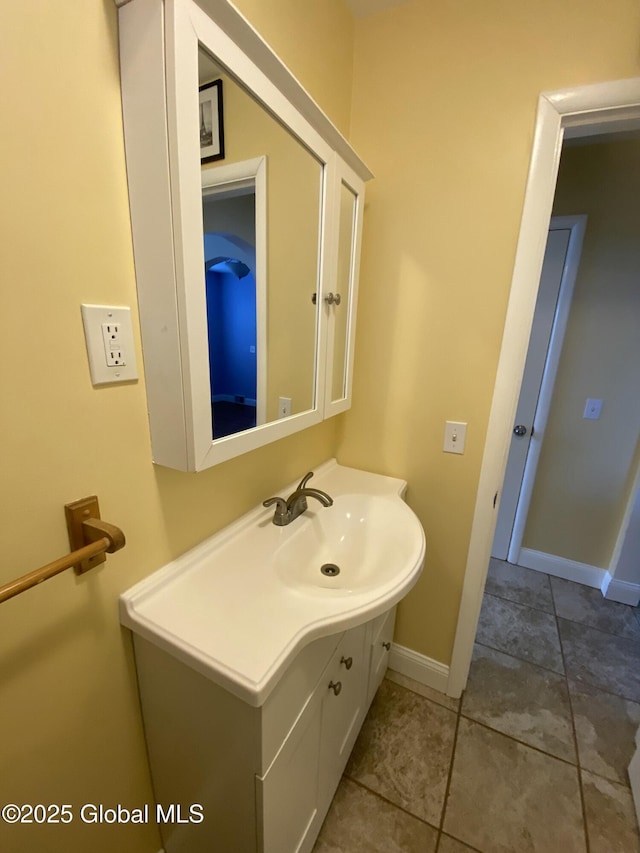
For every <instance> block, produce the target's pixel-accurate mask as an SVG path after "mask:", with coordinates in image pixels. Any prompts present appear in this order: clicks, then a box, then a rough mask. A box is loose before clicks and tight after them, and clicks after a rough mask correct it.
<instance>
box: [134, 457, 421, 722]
mask: <svg viewBox="0 0 640 853" xmlns="http://www.w3.org/2000/svg"><path fill="white" fill-rule="evenodd" d="M336 469H342V470H343V471H345V472H349V475H355V478H356V479H362V478H364V479H366V480H369V478H375V479H374V480H369V483H368V484H367V485H371V483H373V482H375V480H378V482H381V481H382V480H384V481H387V482H386V485H387V488H386V489H383V490H381V491H379V492H378V493H379V494H383V495H386V496H388V497H390V496H396V497H397V498H398V499H399V500H400V501H401V502H402V504H403V505H404V506H405V507H406V509H407V511H408V512H410V513H411V514H412V515H413V516H414V517H415V518H416V522H417V528H418V530H419V532H420V536H421V542H420V548H419V553H418V554H417V556H416V558H415V560H414V562H413V565H412V566H411V568H410V569H409V570H408V571H406V572H405V573H404V575H403V577H402V579H401V580H400V581H399V582H398V583H397V584H396V586H394V587H391V588H390V589H389V588H388V587H387V588H383V590H382V591H381V594H380V595H379V596H377V597H376V598H374V599H370V600H368V601H366V602H364V603H362V602H361V599H362V596H358V598H360V602H359V601H358V600H356V601H354V606H353V607H352V608H349V609H346V610H344V611H343V612H341V613H339V614H337V615H331V616H324V617H323V618H321V619H318V620H315V621H309V622H306V623H305V624H303V625H300V626H298V629H297V630H296V631H295V632H293V633H292V634H291V636H290V639H289V641H288V642H286V643H285V644H284V645H283V646H281V648H280V651H279V652H278V653H277V654H276V655H275V657H274V660H273V663H272V665H271V666H270V667H269V668H268V669H267V670H266V671H265V673H264V675H263V677H261V678H260V679H259V680H258V681H254V680H252V679H250V678H247V677H246V676H245V675H243V674H242V673H241V672H238V671H237V670H235V669H232V668H230V667H228V666H226V665H225V664H224V662H222V661H220V660H218V659H216V658H213V657H212V656H211V655H209V654H207V653H205V652H203V651H202V650H201V649H199V648H197V647H195V646H193V645H191V644H189V643H188V642H186V641H185V640H184V639H182V638H180V637H176V635H175V634H174V633H172V632H170V631H167V630H165V629H163V628H162V627H161V626H159V625H158V624H157V623H155V622H152V621H151V620H148V619H147V618H145V617H144V616H143V615H142V614H141V613H139V612H136V601H137V600H139V599H141V598H146V597H147V596H149V595H150V594H151V593H152V592H153V590H155V589H156V588H157V587H159V586H160V585H162V584H163V583H164V581H165V580H167V579H168V578H170V577H172V576H174V575H176V574H180V573H182V572H183V571H186V570H187V569H188V568H189V567H190V566H192V565H194V564H195V563H197V562H198V561H199V560H200V559H202V558H203V557H205V556H206V554H208V553H209V552H210V551H212V550H214V549H216V548H217V547H219V546H220V545H221V544H222V543H223V542H226V541H228V540H229V539H231V538H233V537H234V536H235V535H237V534H238V533H239V532H240V531H241V530H242V529H243V528H244V527H245V526H248V525H250V524H254V523H256V522H257V521H259V520H260V519H261V517H262V516H263V515H264V513H265V510H264V509H263V508H262V507H257V508H254V509H252V510H250V511H249V512H248V513H246V514H245V515H243V516H241V517H240V518H239V519H237V520H236V521H234V522H232V523H231V524H229V525H228V526H226V527H224V528H222V529H221V530H220V531H219V532H217V533H214V534H213V535H212V536H210V537H208V538H207V539H206V540H204V541H203V542H201V543H199V544H198V545H196V546H195V547H194V548H192V549H190V550H189V551H187V552H186V553H185V554H183V555H181V556H179V557H177V558H176V559H175V560H173V561H172V562H171V563H169V564H167V565H166V566H164V567H162V568H160V569H158V570H156V571H154V572H153V573H152V574H150V575H149V576H148V577H146V578H144V579H143V580H141V581H139V582H138V583H137V584H135V585H134V586H133V587H131V588H130V589H129V590H127V591H126V592H124V593H122V595H121V596H120V601H119V610H120V622H121V624H122V625H124V626H125V627H127V628H129V629H130V630H131V631H132V632H133V633H134V634H137V635H138V636H140V637H141V638H142V639H144V640H146V641H147V642H150V643H151V644H153V645H155V646H157V647H158V648H161V649H162V650H164V651H165V652H167V653H168V654H170V655H171V656H172V657H174V658H176V659H177V660H180V661H182V662H183V663H185V664H186V665H187V666H189V667H190V668H191V669H193V670H195V671H196V672H199V673H200V674H201V675H203V676H204V677H206V678H207V679H209V680H210V681H212V682H214V683H215V684H217V685H219V686H220V687H222V688H224V689H225V690H228V691H229V692H230V693H232V694H233V695H234V696H237V697H238V698H239V699H241V700H242V701H244V702H246V703H247V704H248V705H251V706H253V707H260V706H262V705H264V703H265V702H266V701H267V699H268V698H269V695H270V694H271V693H272V691H273V690H274V689H275V687H276V686H277V684H278V683H279V681H280V679H281V677H282V676H283V675H284V672H285V670H286V669H287V667H288V666H289V664H290V663H291V662H292V661H293V660H294V658H295V657H296V655H297V654H298V653H299V652H300V651H301V650H302V649H303V648H305V647H306V646H307V645H309V644H310V643H312V642H313V641H314V640H317V639H320V638H322V637H325V636H329V635H332V634H341V633H343V632H344V631H346V630H348V629H350V628H355V627H357V626H358V625H361V624H364V623H365V622H369V621H371V620H372V619H375V618H376V617H377V616H380V615H381V614H383V613H385V612H386V611H388V610H390V609H391V608H392V607H394V606H395V605H396V604H397V603H398V602H399V601H400V600H401V599H402V598H404V596H405V595H406V594H407V593H408V592H409V591H410V589H411V588H412V587H413V586H414V585H415V583H416V582H417V580H418V578H419V577H420V574H421V572H422V568H423V566H424V559H425V554H426V537H425V534H424V530H423V528H422V525H421V524H420V522H419V520H418V519H417V517H416V516H415V513H413V510H411V508H410V507H409V506H407V504H406V503H405V502H404V494H405V492H406V488H407V484H406V481H404V480H399V479H397V478H393V477H387V476H386V475H381V474H372V473H371V472H368V471H360V470H359V469H353V468H346V467H344V466H340V465H338V464H337V462H336V460H335V459H331V460H329V461H328V462H325V463H324V464H323V465H321V466H318V468H317V469H316V471H315V475H316V476H315V478H314V485H315V484H316V483H318V484H322V481H323V479H324V478H325V477H326V476H327V475H330V474H331V473H335V472H336ZM337 473H338V474H340V473H341V472H337ZM349 475H347V476H349ZM392 484H393V488H389V486H391V485H392ZM296 485H297V483H294V484H293V485H291V486H288V487H285V488H284V489H282V490H281V492H284V493H288V491H289V490H292V489H293V488H295V486H296ZM336 489H337V491H336ZM333 491H334V494H340V493H341V491H340V488H339V486H334V487H333ZM352 491H354V487H353V485H351V484H349V487H348V488H347V489H346V490H345V491H343V492H342V493H345V494H348V493H350V492H352ZM376 491H378V490H377V489H376ZM266 512H267V515H268V519H269V523H270V519H271V515H272V511H270V510H267V511H266ZM340 601H342V602H344V599H340Z"/></svg>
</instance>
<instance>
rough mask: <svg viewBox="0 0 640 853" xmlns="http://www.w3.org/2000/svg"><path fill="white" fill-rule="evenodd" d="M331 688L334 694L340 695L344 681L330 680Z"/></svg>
mask: <svg viewBox="0 0 640 853" xmlns="http://www.w3.org/2000/svg"><path fill="white" fill-rule="evenodd" d="M329 690H333V692H334V694H335V695H336V696H338V695H339V693H340V691H341V690H342V682H341V681H336V682H333V681H330V682H329Z"/></svg>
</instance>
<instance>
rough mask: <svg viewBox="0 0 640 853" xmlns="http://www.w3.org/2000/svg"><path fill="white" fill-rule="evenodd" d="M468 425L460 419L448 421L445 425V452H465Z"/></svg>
mask: <svg viewBox="0 0 640 853" xmlns="http://www.w3.org/2000/svg"><path fill="white" fill-rule="evenodd" d="M466 437H467V425H466V423H462V422H460V421H447V422H446V423H445V427H444V448H443V449H444V452H445V453H464V442H465V439H466Z"/></svg>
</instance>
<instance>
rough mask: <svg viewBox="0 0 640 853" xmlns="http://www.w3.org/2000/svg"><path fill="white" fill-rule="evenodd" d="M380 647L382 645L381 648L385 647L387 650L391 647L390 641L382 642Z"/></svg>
mask: <svg viewBox="0 0 640 853" xmlns="http://www.w3.org/2000/svg"><path fill="white" fill-rule="evenodd" d="M382 647H383V648H385V649H386V650H387V651H389V650H390V648H391V643H389V642H387V643H383V644H382Z"/></svg>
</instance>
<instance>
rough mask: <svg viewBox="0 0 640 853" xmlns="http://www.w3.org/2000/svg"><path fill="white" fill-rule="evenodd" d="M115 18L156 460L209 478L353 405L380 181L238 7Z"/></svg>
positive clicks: (164, 6) (143, 10)
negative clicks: (366, 214) (369, 236)
mask: <svg viewBox="0 0 640 853" xmlns="http://www.w3.org/2000/svg"><path fill="white" fill-rule="evenodd" d="M205 7H206V11H205ZM118 15H119V36H120V71H121V81H122V103H123V116H124V128H125V147H126V157H127V182H128V186H129V202H130V209H131V223H132V231H133V242H134V254H135V267H136V281H137V289H138V305H139V313H140V325H141V331H142V348H143V353H144V367H145V385H146V393H147V404H148V411H149V426H150V431H151V446H152V450H153V460H154V462H156V463H157V464H160V465H166V466H167V467H170V468H175V469H177V470H180V471H202V470H204V469H206V468H209V467H210V466H212V465H216V464H218V463H219V462H224V461H225V460H227V459H231V458H233V457H234V456H238V455H239V454H242V453H246V452H248V451H251V450H254V449H255V448H257V447H262V446H263V445H265V444H268V443H269V442H272V441H276V440H278V439H281V438H284V437H286V436H289V435H292V434H293V433H295V432H298V431H300V430H303V429H306V428H307V427H311V426H314V425H316V424H319V423H320V422H321V421H322V420H323V419H324V418H328V417H331V416H333V415H336V414H339V413H340V412H342V411H345V409H347V408H348V407H349V406H350V399H351V387H352V374H353V334H354V328H355V303H356V296H357V278H358V276H357V269H358V255H359V246H360V239H361V232H362V216H363V198H364V181H365V180H368V179H369V178H370V177H371V173H370V172H369V170H368V169H367V167H366V166H365V165H364V163H362V161H361V160H360V159H359V157H358V156H357V154H356V153H355V152H354V151H353V149H352V148H351V147H350V146H349V144H348V143H347V142H346V140H345V139H344V137H342V136H341V134H340V133H339V132H338V131H337V130H336V128H335V127H334V126H333V125H332V124H331V122H330V121H329V120H328V119H327V117H326V115H324V113H323V112H322V111H321V110H320V108H319V107H318V106H317V104H315V103H314V101H313V100H312V99H311V98H310V97H309V95H308V94H307V92H306V91H305V90H304V89H303V88H302V86H300V84H299V83H298V81H297V80H296V79H295V77H293V75H292V74H291V73H290V72H289V71H288V69H287V68H286V67H285V66H284V65H283V64H282V62H280V60H279V59H278V57H277V56H276V55H275V54H274V53H273V51H271V49H270V48H269V47H268V45H267V44H266V43H265V42H264V41H263V40H262V39H261V38H260V37H259V36H258V34H257V33H256V32H255V30H253V28H252V27H251V26H250V25H249V24H248V23H247V21H246V20H245V19H244V18H243V17H242V15H240V13H239V12H238V11H237V10H236V9H235V7H234V6H233V5H232V4H231V3H228V2H226V0H215V3H214V2H209V0H199V2H197V3H196V2H193V0H171V2H170V3H169V2H164V0H128V2H123V3H122V4H120V5H119V11H118ZM203 87H206V88H203ZM336 277H338V279H337V278H336ZM335 293H339V294H340V296H341V303H340V305H337V304H336V303H335V300H334V299H330V297H333V296H334V295H335ZM225 409H226V411H224V410H225Z"/></svg>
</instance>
